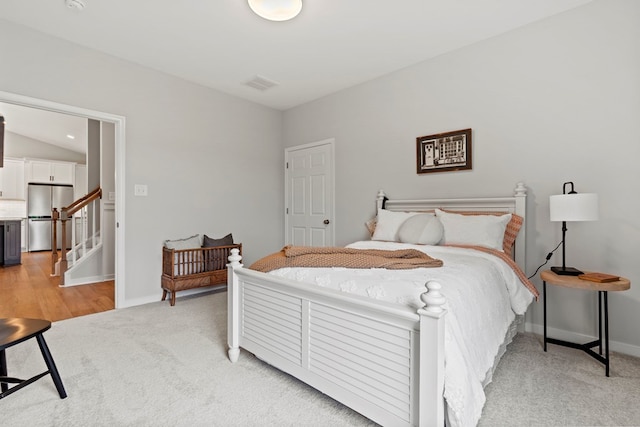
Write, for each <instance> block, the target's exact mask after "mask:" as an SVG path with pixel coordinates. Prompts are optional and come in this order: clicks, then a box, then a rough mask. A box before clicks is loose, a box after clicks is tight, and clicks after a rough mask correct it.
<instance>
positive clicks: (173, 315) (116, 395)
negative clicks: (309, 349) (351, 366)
mask: <svg viewBox="0 0 640 427" xmlns="http://www.w3.org/2000/svg"><path fill="white" fill-rule="evenodd" d="M45 338H46V340H47V342H48V344H49V347H50V349H51V351H52V353H53V355H54V358H55V360H56V363H57V365H58V369H59V371H60V374H61V375H62V378H63V381H64V385H65V387H66V390H67V393H68V394H69V397H68V398H67V399H64V400H61V399H59V398H58V395H57V393H56V390H55V387H54V385H53V382H52V381H51V379H50V377H48V376H47V377H44V378H42V379H40V380H39V381H37V382H36V383H34V384H32V385H29V386H27V387H26V388H24V389H23V390H20V391H18V392H16V393H15V394H13V395H11V396H9V397H7V398H5V399H2V400H0V425H2V426H9V427H13V426H30V427H31V426H201V425H202V426H205V425H206V426H252V425H256V426H257V425H264V426H346V425H349V426H359V425H372V423H371V422H370V421H368V420H367V419H365V418H364V417H362V416H360V415H359V414H357V413H355V412H353V411H351V410H350V409H348V408H345V407H344V406H342V405H341V404H339V403H337V402H335V401H333V400H332V399H330V398H328V397H326V396H324V395H322V394H321V393H319V392H317V391H315V390H313V389H311V388H310V387H308V386H306V385H305V384H303V383H301V382H299V381H297V380H296V379H294V378H292V377H290V376H288V375H286V374H283V373H281V372H279V371H278V370H276V369H273V368H271V367H270V366H268V365H266V364H264V363H262V362H260V361H259V360H257V359H255V358H254V357H253V356H251V355H250V354H248V353H247V352H244V351H243V352H242V353H241V356H240V360H239V361H238V363H236V364H231V363H230V362H229V360H228V359H227V356H226V344H225V343H226V293H218V294H206V295H200V296H194V297H188V298H179V299H178V301H177V303H176V306H175V307H170V306H169V304H168V303H167V302H164V303H153V304H148V305H145V306H140V307H133V308H128V309H123V310H117V311H110V312H105V313H99V314H94V315H90V316H84V317H80V318H75V319H69V320H64V321H61V322H56V323H55V324H54V325H53V327H52V328H51V330H50V331H48V332H46V333H45ZM7 361H8V368H9V373H10V375H14V376H19V377H20V376H21V377H28V376H31V375H33V374H35V373H37V372H40V371H42V370H44V369H45V367H44V362H42V357H41V355H40V352H39V350H38V348H37V344H36V342H35V341H34V340H31V341H29V342H25V343H22V344H19V345H17V346H15V347H12V348H10V349H8V350H7ZM494 378H495V379H494V382H493V383H492V384H491V385H489V387H488V389H487V392H488V397H487V400H488V402H487V404H486V406H485V413H484V415H483V418H482V420H481V425H484V426H494V425H505V426H507V425H509V426H511V425H633V424H638V425H640V362H639V361H638V360H637V359H633V358H627V357H621V356H618V355H614V360H613V367H612V376H611V378H606V377H605V376H604V373H603V370H602V368H601V366H600V365H599V364H598V363H597V362H595V361H593V360H592V359H590V358H589V357H588V356H586V355H583V354H581V352H577V351H575V350H571V349H565V348H561V347H557V346H551V347H550V351H549V352H548V353H544V352H542V348H541V346H540V344H539V342H538V338H537V337H536V336H533V335H527V334H525V335H520V336H518V337H516V339H515V341H514V343H512V344H511V345H510V346H509V350H508V352H507V354H506V355H505V357H504V358H503V361H502V363H501V365H500V367H499V368H498V371H497V372H496V374H495V376H494Z"/></svg>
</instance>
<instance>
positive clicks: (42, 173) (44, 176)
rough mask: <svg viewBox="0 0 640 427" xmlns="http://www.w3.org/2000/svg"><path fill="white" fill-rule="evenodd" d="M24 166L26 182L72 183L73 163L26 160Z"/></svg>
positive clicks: (73, 175)
mask: <svg viewBox="0 0 640 427" xmlns="http://www.w3.org/2000/svg"><path fill="white" fill-rule="evenodd" d="M26 168H27V180H28V182H41V183H52V184H71V185H73V184H74V177H75V163H71V162H52V161H46V160H28V161H27V164H26Z"/></svg>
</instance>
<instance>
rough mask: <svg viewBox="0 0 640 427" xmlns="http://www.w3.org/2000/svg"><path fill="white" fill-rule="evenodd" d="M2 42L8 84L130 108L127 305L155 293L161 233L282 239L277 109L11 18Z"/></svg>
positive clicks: (113, 109)
mask: <svg viewBox="0 0 640 427" xmlns="http://www.w3.org/2000/svg"><path fill="white" fill-rule="evenodd" d="M0 51H2V63H3V64H11V66H3V67H0V90H2V91H6V92H11V93H14V94H20V95H25V96H30V97H33V98H39V99H45V100H49V101H54V102H58V103H62V104H68V105H73V106H78V107H82V108H87V109H91V110H96V111H102V112H106V113H111V114H117V115H121V116H125V117H126V147H125V148H126V151H125V153H124V157H125V159H126V160H125V162H126V165H125V177H126V185H127V187H126V194H119V195H117V198H118V200H124V201H125V210H126V212H125V223H126V228H125V230H126V236H125V249H126V272H125V276H126V277H125V281H126V292H125V295H124V299H125V303H126V304H134V303H141V302H148V301H154V300H157V299H158V298H159V296H160V274H161V246H162V241H163V240H165V239H176V238H182V237H187V236H190V235H193V234H196V233H200V234H203V233H206V234H208V235H209V236H214V237H220V236H223V235H225V234H226V233H229V232H233V234H234V238H235V239H236V241H239V242H242V243H243V244H244V246H243V253H244V255H245V261H246V262H247V263H251V262H252V261H254V260H256V259H257V258H258V257H259V256H262V255H263V254H265V253H267V252H269V251H272V250H273V249H274V248H277V247H278V246H281V245H282V241H283V237H282V236H283V226H282V223H283V221H282V197H281V195H280V193H281V192H282V175H281V174H282V145H281V129H282V113H281V112H279V111H276V110H273V109H270V108H266V107H263V106H259V105H256V104H253V103H250V102H247V101H243V100H240V99H237V98H234V97H232V96H228V95H226V94H222V93H220V92H217V91H214V90H210V89H207V88H204V87H202V86H199V85H196V84H192V83H188V82H186V81H183V80H180V79H177V78H174V77H171V76H168V75H166V74H162V73H159V72H155V71H152V70H150V69H147V68H143V67H140V66H138V65H135V64H132V63H129V62H126V61H123V60H119V59H116V58H114V57H111V56H108V55H104V54H101V53H99V52H96V51H93V50H88V49H85V48H82V47H80V46H77V45H74V44H71V43H68V42H66V41H63V40H59V39H54V38H50V37H48V36H45V35H44V34H42V33H39V32H35V31H32V30H30V29H27V28H25V27H22V26H17V25H15V24H11V23H8V22H6V21H0ZM69 76H73V78H71V79H70V78H69ZM134 184H147V185H148V186H149V195H148V197H134V195H133V188H134ZM274 196H275V197H274ZM256 207H260V209H256Z"/></svg>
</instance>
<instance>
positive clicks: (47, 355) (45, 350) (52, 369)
mask: <svg viewBox="0 0 640 427" xmlns="http://www.w3.org/2000/svg"><path fill="white" fill-rule="evenodd" d="M36 339H37V340H38V345H39V346H40V351H41V352H42V357H44V361H45V363H46V364H47V368H49V373H50V374H51V378H53V383H54V384H55V386H56V389H57V390H58V394H59V395H60V399H64V398H65V397H67V392H66V391H65V390H64V386H63V385H62V379H61V378H60V374H59V373H58V368H56V363H55V362H54V361H53V357H52V356H51V352H49V347H47V343H46V342H45V340H44V337H43V336H42V334H38V335H36Z"/></svg>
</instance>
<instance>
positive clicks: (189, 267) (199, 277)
mask: <svg viewBox="0 0 640 427" xmlns="http://www.w3.org/2000/svg"><path fill="white" fill-rule="evenodd" d="M234 248H238V249H239V250H240V253H241V254H242V244H241V243H238V244H234V245H229V246H216V247H211V248H197V249H179V250H178V249H169V248H166V247H163V248H162V284H161V286H162V301H164V300H165V299H166V298H167V293H170V294H171V300H170V302H171V305H172V306H173V305H175V303H176V292H178V291H184V290H186V289H194V288H201V287H204V286H211V285H220V284H224V285H226V284H227V262H228V258H229V255H230V254H231V249H234Z"/></svg>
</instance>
